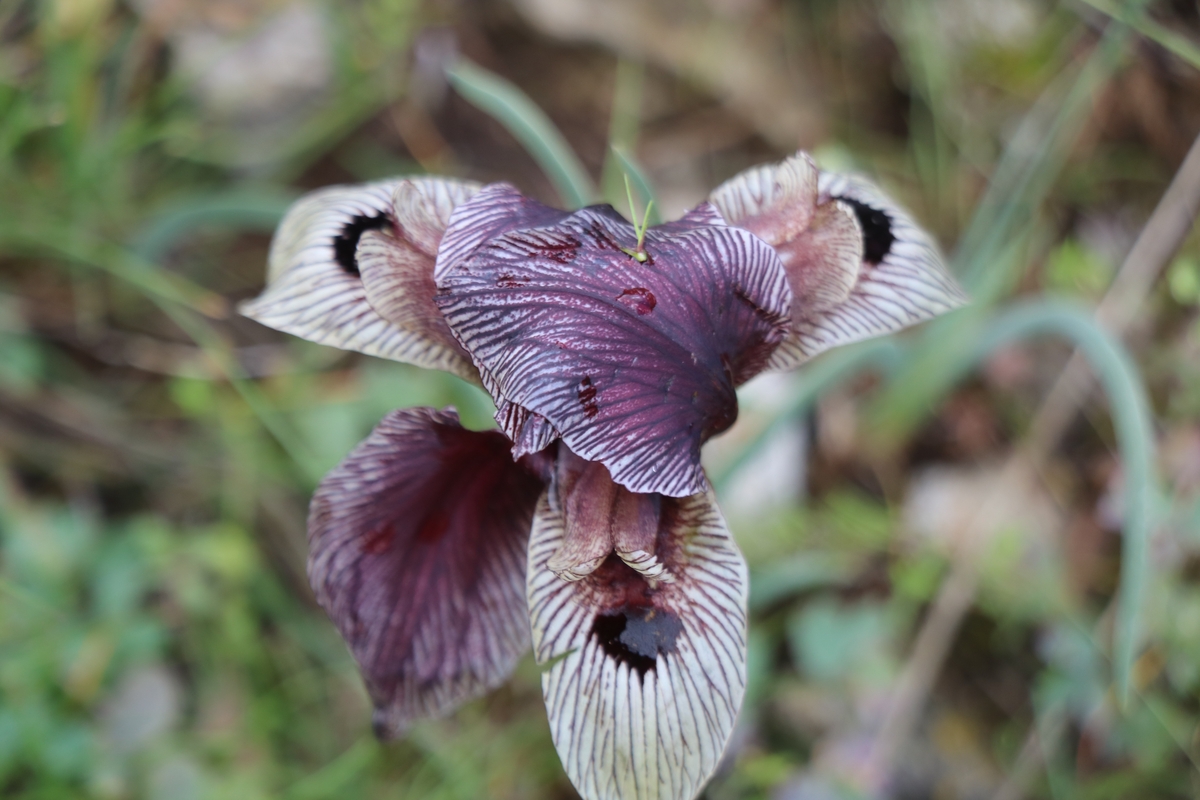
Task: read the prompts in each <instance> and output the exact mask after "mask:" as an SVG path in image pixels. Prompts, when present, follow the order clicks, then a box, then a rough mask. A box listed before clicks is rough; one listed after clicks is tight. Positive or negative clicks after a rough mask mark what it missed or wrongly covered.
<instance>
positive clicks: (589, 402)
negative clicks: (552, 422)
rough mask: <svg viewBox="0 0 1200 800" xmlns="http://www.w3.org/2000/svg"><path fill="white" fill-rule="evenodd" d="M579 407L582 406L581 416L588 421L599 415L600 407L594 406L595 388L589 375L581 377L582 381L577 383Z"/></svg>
mask: <svg viewBox="0 0 1200 800" xmlns="http://www.w3.org/2000/svg"><path fill="white" fill-rule="evenodd" d="M578 395H579V405H581V406H583V414H584V416H585V417H587V418H588V419H591V418H592V417H594V416H596V415H597V414H599V413H600V406H598V405H597V404H596V387H595V386H594V385H593V384H592V378H591V376H589V375H585V376H583V380H581V381H580V382H579V392H578Z"/></svg>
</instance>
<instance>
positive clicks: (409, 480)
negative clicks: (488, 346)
mask: <svg viewBox="0 0 1200 800" xmlns="http://www.w3.org/2000/svg"><path fill="white" fill-rule="evenodd" d="M542 486H543V482H542V479H541V478H539V477H535V476H534V475H533V474H532V473H531V472H529V471H526V470H525V469H524V468H523V467H522V466H521V465H520V464H514V463H513V461H512V458H511V457H510V455H509V442H508V440H507V439H506V438H505V437H504V436H502V435H501V434H499V433H496V432H494V431H488V432H476V431H468V430H465V429H463V428H462V427H461V426H460V425H459V422H458V416H457V414H455V413H454V412H453V411H452V410H447V411H434V410H432V409H407V410H402V411H395V412H392V413H391V414H389V415H388V416H387V417H385V418H384V419H383V421H382V422H380V424H379V426H378V427H376V428H375V430H374V431H373V432H372V433H371V435H370V436H369V437H368V438H367V439H365V440H364V441H363V442H362V443H361V444H360V445H359V446H358V447H357V448H355V450H354V451H353V452H352V453H351V454H350V455H349V456H347V458H346V460H345V461H343V462H342V463H341V464H340V465H339V466H338V467H337V468H335V469H334V470H333V471H332V472H330V473H329V475H327V476H326V477H325V479H324V480H323V481H322V482H321V485H320V487H318V489H317V491H316V493H315V495H314V496H313V501H312V506H311V508H310V510H309V560H308V574H309V580H310V582H311V583H312V587H313V591H314V592H315V593H316V597H317V601H318V602H319V603H320V604H321V606H322V608H324V609H325V611H326V612H327V613H328V614H329V617H330V619H332V620H333V622H334V624H335V625H336V626H337V628H338V630H339V631H340V632H341V634H342V636H343V638H344V639H345V640H346V643H347V644H348V645H349V647H350V651H351V653H352V654H353V655H354V658H355V660H356V661H357V662H358V664H359V667H360V669H361V670H362V673H363V678H364V679H365V681H366V684H367V689H368V692H369V693H370V695H371V699H372V701H373V702H374V704H375V708H376V711H375V722H376V729H377V730H378V731H380V733H381V734H383V735H395V734H398V733H400V732H402V731H403V730H404V729H405V728H406V727H407V725H408V724H409V723H410V722H412V721H413V720H415V719H419V718H425V717H434V716H438V715H441V714H444V713H446V712H448V711H450V710H451V709H452V708H454V707H455V706H456V705H458V704H459V703H462V702H464V701H466V700H468V699H470V698H473V697H476V696H478V695H480V694H483V693H484V692H486V691H487V690H488V689H491V688H493V687H495V686H496V685H498V684H499V683H501V682H503V681H504V680H505V679H506V678H507V677H508V675H509V673H510V672H511V671H512V668H513V666H514V665H515V663H516V661H517V659H518V658H519V657H520V656H521V654H522V653H523V652H524V651H525V650H526V648H527V647H528V646H529V639H528V636H529V634H528V620H527V617H526V614H527V610H526V603H525V596H524V572H525V559H526V545H527V541H528V536H529V525H530V520H531V515H532V511H533V508H534V505H535V503H536V501H537V497H538V495H539V493H540V491H541V489H542Z"/></svg>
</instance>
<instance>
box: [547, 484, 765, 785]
mask: <svg viewBox="0 0 1200 800" xmlns="http://www.w3.org/2000/svg"><path fill="white" fill-rule="evenodd" d="M565 536H566V525H565V521H564V509H563V508H562V507H561V506H560V504H559V501H558V498H557V494H556V492H555V490H553V489H551V490H549V491H547V492H546V494H544V495H543V497H542V499H541V500H540V501H539V502H538V507H537V512H536V514H535V518H534V524H533V534H532V538H531V540H530V544H529V571H528V575H529V577H528V592H529V611H530V619H531V621H532V628H533V642H534V654H535V656H536V657H537V660H538V662H539V663H541V664H548V665H549V666H548V667H547V669H546V671H545V672H544V673H543V674H542V693H543V695H544V697H545V700H546V709H547V713H548V715H549V719H550V730H551V735H552V737H553V739H554V745H555V747H556V748H557V749H558V754H559V758H560V759H561V760H562V763H563V767H564V768H565V769H566V772H567V775H568V777H570V779H571V782H572V783H573V784H574V785H575V788H576V789H577V790H578V791H579V793H580V794H581V795H582V796H583V797H584V798H586V799H587V800H614V799H616V798H620V799H621V800H634V799H636V800H689V798H693V797H695V796H696V795H697V794H698V793H699V792H700V790H701V789H702V788H703V786H704V784H705V782H706V781H707V780H708V779H709V777H710V776H711V775H712V773H713V770H715V769H716V767H717V764H718V762H719V761H720V758H721V754H722V753H723V751H724V749H725V745H726V742H727V741H728V739H729V736H730V734H731V733H732V731H733V726H734V723H735V721H736V719H737V715H738V710H739V709H740V707H741V703H742V696H743V693H744V691H745V685H746V667H745V664H746V592H747V574H746V564H745V561H744V560H743V558H742V556H741V553H740V552H739V551H738V549H737V545H736V544H734V542H733V539H732V538H731V537H730V535H729V530H728V528H727V527H726V525H725V521H724V520H723V519H722V517H721V513H720V511H719V510H718V509H717V507H716V502H715V500H714V498H713V496H712V495H711V493H709V494H700V495H695V496H692V497H685V498H679V499H674V498H661V506H660V517H659V523H658V529H657V542H656V552H657V554H658V556H659V557H660V558H661V559H662V561H663V563H664V565H665V567H666V569H667V570H668V571H669V572H670V573H671V575H672V576H673V578H674V579H673V580H672V581H670V582H667V581H655V582H651V581H647V580H646V579H645V578H644V577H643V576H642V575H641V574H639V573H638V572H636V571H634V569H632V568H631V567H630V566H628V565H626V564H625V563H624V562H623V561H621V560H620V559H619V558H617V557H616V556H615V555H610V556H609V557H608V558H607V560H605V561H604V562H603V563H602V564H601V565H600V566H599V568H597V569H596V570H595V571H594V572H592V573H591V574H589V575H587V576H584V577H582V578H581V579H579V580H576V581H573V582H567V581H564V580H562V579H561V578H559V577H558V576H556V575H555V574H554V572H553V571H551V570H550V569H549V567H548V562H549V560H550V558H551V557H552V556H553V555H554V554H555V553H556V552H558V551H559V548H560V546H561V545H562V543H563V541H564V539H565Z"/></svg>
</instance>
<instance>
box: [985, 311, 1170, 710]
mask: <svg viewBox="0 0 1200 800" xmlns="http://www.w3.org/2000/svg"><path fill="white" fill-rule="evenodd" d="M1044 334H1055V335H1058V336H1062V337H1063V338H1065V339H1068V340H1069V341H1070V342H1071V343H1072V344H1074V345H1075V346H1076V348H1078V349H1079V351H1080V352H1081V353H1082V354H1083V355H1084V356H1085V357H1086V358H1087V360H1088V363H1089V364H1090V365H1091V367H1092V369H1093V370H1094V371H1095V373H1096V377H1097V378H1098V379H1099V380H1100V384H1101V385H1102V386H1103V387H1104V392H1105V394H1106V395H1107V396H1108V401H1109V405H1110V406H1111V408H1112V417H1113V427H1114V430H1115V431H1116V435H1117V448H1118V451H1119V452H1120V455H1121V464H1122V467H1123V474H1124V477H1125V487H1124V509H1125V518H1124V520H1123V522H1122V534H1123V538H1122V543H1121V582H1120V586H1119V587H1118V589H1117V621H1116V631H1115V633H1114V637H1113V638H1114V641H1113V662H1114V671H1115V678H1116V684H1117V693H1118V696H1119V698H1120V701H1121V705H1122V706H1123V707H1127V705H1128V702H1129V698H1130V686H1131V675H1132V672H1133V662H1134V659H1135V657H1136V655H1137V645H1138V639H1139V633H1140V632H1139V625H1140V612H1141V598H1142V594H1143V590H1144V588H1145V586H1146V581H1147V579H1148V577H1149V575H1148V571H1149V561H1148V545H1149V538H1150V528H1151V524H1152V521H1153V520H1152V517H1153V504H1154V492H1155V484H1156V481H1155V479H1154V449H1155V447H1154V429H1153V425H1152V422H1151V416H1150V402H1149V400H1148V398H1147V395H1146V388H1145V386H1144V385H1143V384H1142V380H1141V377H1140V375H1139V373H1138V370H1137V367H1136V365H1135V364H1134V362H1133V358H1132V357H1131V356H1130V355H1129V352H1128V351H1127V350H1126V349H1125V348H1124V347H1123V346H1122V345H1121V343H1120V342H1119V341H1118V340H1116V339H1115V338H1113V337H1112V336H1110V335H1109V334H1108V332H1107V331H1105V330H1104V329H1103V328H1102V327H1100V325H1098V324H1097V323H1096V321H1095V320H1094V319H1093V318H1092V317H1091V315H1090V314H1088V313H1087V311H1085V310H1083V309H1081V308H1076V307H1075V306H1072V305H1069V304H1067V303H1064V302H1061V301H1054V300H1035V301H1030V302H1028V303H1023V304H1020V305H1018V306H1015V307H1013V308H1012V309H1010V310H1008V311H1006V312H1005V313H1003V314H1001V315H1000V316H999V317H997V318H996V319H995V320H994V321H993V322H992V324H991V326H990V328H989V329H988V330H987V331H986V332H985V334H984V335H983V336H982V337H981V338H980V340H979V346H978V349H977V351H976V353H975V354H974V361H975V363H978V361H980V360H982V359H984V358H986V357H987V356H988V355H989V354H990V353H992V352H994V351H995V350H996V349H998V348H1000V347H1003V346H1005V345H1007V344H1011V343H1012V342H1015V341H1019V340H1022V339H1028V338H1030V337H1033V336H1039V335H1044Z"/></svg>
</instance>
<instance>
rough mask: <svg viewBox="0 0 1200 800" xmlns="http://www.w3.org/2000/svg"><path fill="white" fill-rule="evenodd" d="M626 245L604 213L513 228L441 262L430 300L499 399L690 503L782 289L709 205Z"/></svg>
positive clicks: (773, 264) (783, 302)
mask: <svg viewBox="0 0 1200 800" xmlns="http://www.w3.org/2000/svg"><path fill="white" fill-rule="evenodd" d="M486 191H488V190H487V189H485V190H484V192H486ZM484 192H481V193H480V195H482V194H483V193H484ZM480 195H477V196H476V198H475V199H474V200H472V202H470V203H467V204H465V205H464V206H462V207H460V209H459V210H458V211H456V212H455V218H454V220H452V222H451V228H450V230H449V231H448V232H447V235H446V240H447V241H449V239H450V238H451V235H452V234H453V233H454V231H455V229H456V226H457V225H459V213H460V212H461V213H463V214H464V215H465V214H467V213H468V212H469V211H470V207H472V206H475V205H476V204H477V203H478V202H479V197H480ZM480 213H481V214H482V213H483V212H480ZM489 224H490V223H489ZM636 245H637V242H636V236H635V235H634V233H633V228H632V226H630V225H629V224H628V223H626V222H625V221H624V220H623V219H621V218H620V216H618V215H617V214H616V213H615V212H613V211H612V210H611V209H610V208H606V207H594V208H589V209H583V210H581V211H578V212H575V213H574V214H571V215H569V216H564V217H563V218H561V219H560V220H559V221H558V222H556V223H554V224H546V225H541V226H535V227H530V228H524V229H518V230H509V231H507V232H505V233H503V234H501V235H498V236H495V237H494V238H491V239H489V240H488V241H487V242H486V244H482V245H477V246H476V247H475V249H474V250H473V251H472V252H471V253H470V254H469V255H468V256H466V257H464V258H463V259H462V260H460V261H459V262H458V263H456V264H455V265H453V266H452V267H449V268H447V269H446V270H445V271H444V272H443V271H442V268H441V256H439V270H438V279H437V280H438V289H439V291H438V296H437V302H438V304H439V306H440V308H441V309H442V313H443V314H445V316H446V319H447V320H448V321H449V323H450V326H451V328H452V329H453V330H454V332H455V335H456V336H458V338H459V341H460V342H462V344H463V345H464V346H465V347H466V349H467V350H468V351H469V352H470V353H471V356H472V358H473V359H474V360H475V364H476V366H478V367H479V369H480V375H481V377H482V379H483V383H484V386H485V387H487V388H488V389H489V390H490V391H491V392H492V394H493V397H496V398H497V399H498V401H500V400H503V401H508V402H510V403H513V404H515V405H517V406H520V407H521V408H524V409H526V410H528V411H529V412H532V413H535V414H539V415H541V416H542V417H544V418H545V419H546V420H548V421H549V424H550V425H551V426H553V428H554V430H556V431H557V432H558V434H559V435H561V437H562V439H563V441H564V442H565V443H566V444H567V445H568V446H569V447H570V449H571V450H573V451H574V452H576V453H578V454H579V455H580V456H582V457H583V458H585V459H588V460H592V461H600V462H602V463H604V464H605V465H606V466H608V468H609V469H610V470H611V471H612V476H613V479H614V480H616V481H617V482H618V483H620V484H622V485H624V486H625V487H626V488H628V489H630V490H631V491H635V492H661V493H663V494H668V495H672V496H684V495H688V494H694V493H696V492H698V491H702V490H703V489H704V488H706V486H707V483H706V481H705V478H704V475H703V472H702V471H701V469H700V463H699V450H700V445H701V443H702V442H703V441H704V440H705V439H706V438H708V437H709V436H711V435H712V434H714V433H717V432H720V431H722V430H724V429H725V428H727V427H728V426H729V425H730V424H732V422H733V420H734V419H735V418H736V414H737V400H736V395H735V394H734V387H735V386H736V385H737V384H738V383H740V382H741V381H742V380H745V379H746V378H747V377H749V376H750V375H753V374H755V373H756V372H757V371H759V370H760V369H761V368H762V367H763V366H765V364H766V361H767V359H768V358H769V356H770V354H771V352H772V351H773V350H774V348H775V347H776V345H777V344H778V343H779V342H780V341H782V339H783V337H784V335H785V334H786V331H787V327H788V313H789V311H790V303H791V291H790V289H789V288H788V285H787V280H786V278H785V277H784V274H783V271H782V267H781V265H780V263H779V259H778V256H776V254H775V252H774V251H773V250H772V249H771V248H770V247H769V246H767V245H766V244H765V243H763V242H762V241H761V240H760V239H758V238H757V237H755V236H753V235H751V234H749V233H747V232H746V231H743V230H740V229H737V228H733V227H729V226H726V225H724V224H722V223H721V220H720V217H719V216H718V215H717V214H716V213H714V212H713V211H712V209H711V207H708V206H707V205H706V206H703V207H702V208H701V209H700V210H699V211H697V212H695V213H694V214H693V215H690V217H685V218H684V220H680V221H678V222H676V223H672V224H671V225H669V226H662V227H661V228H652V229H650V231H649V233H648V234H647V237H646V241H645V250H646V253H647V254H648V260H647V261H645V262H644V263H643V262H639V261H638V260H636V259H635V258H633V257H632V256H630V255H629V254H628V253H627V252H625V251H628V250H631V249H633V248H635V247H636ZM445 248H446V244H445V242H444V243H443V251H442V252H443V253H445V252H446V250H445ZM498 419H499V417H498ZM506 430H508V428H506ZM510 434H511V431H510Z"/></svg>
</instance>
